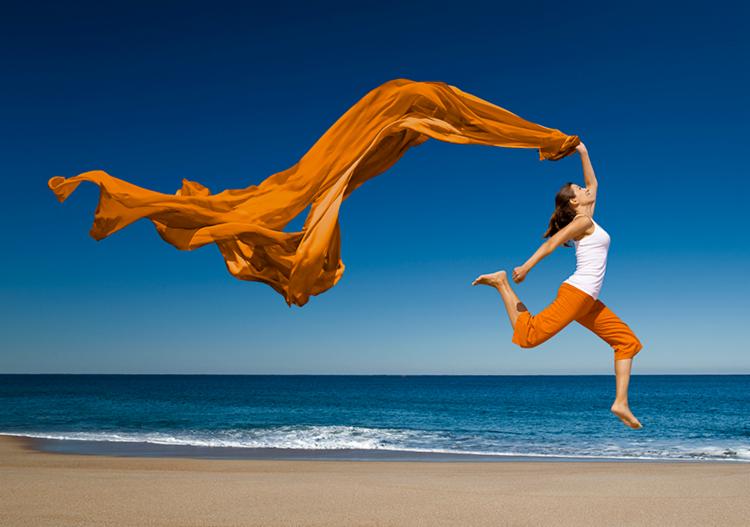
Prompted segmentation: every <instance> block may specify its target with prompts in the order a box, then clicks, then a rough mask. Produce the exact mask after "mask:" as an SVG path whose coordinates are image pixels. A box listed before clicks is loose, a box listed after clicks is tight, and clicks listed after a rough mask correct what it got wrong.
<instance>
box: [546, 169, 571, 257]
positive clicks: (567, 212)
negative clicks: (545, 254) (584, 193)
mask: <svg viewBox="0 0 750 527" xmlns="http://www.w3.org/2000/svg"><path fill="white" fill-rule="evenodd" d="M572 184H573V183H572V182H568V183H565V184H564V185H563V186H562V187H561V188H560V190H559V191H558V192H557V195H556V196H555V211H554V212H553V213H552V217H550V219H549V227H547V232H545V233H544V238H550V237H552V236H554V235H555V234H556V233H557V232H558V231H560V230H561V229H563V228H564V227H565V226H567V225H568V224H569V223H570V222H571V221H573V218H575V216H576V211H575V210H573V207H572V206H571V205H570V200H571V198H574V197H575V193H574V192H573V188H572V187H571V185H572ZM563 245H565V247H571V245H570V243H569V241H567V240H566V241H565V243H564V244H563Z"/></svg>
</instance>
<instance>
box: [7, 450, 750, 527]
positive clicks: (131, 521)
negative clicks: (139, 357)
mask: <svg viewBox="0 0 750 527" xmlns="http://www.w3.org/2000/svg"><path fill="white" fill-rule="evenodd" d="M749 518H750V464H745V463H721V462H716V463H617V462H612V463H610V462H596V463H586V462H497V463H493V462H491V463H486V462H485V463H481V462H479V463H474V462H389V461H385V462H383V461H276V460H269V461H257V460H239V461H238V460H207V459H187V458H146V457H143V458H136V457H107V456H83V455H69V454H52V453H44V452H38V451H35V450H33V449H31V447H30V442H29V440H27V439H25V438H18V437H10V436H6V437H0V525H2V526H4V527H15V526H55V527H65V526H77V527H80V526H89V525H91V526H93V525H96V526H172V525H174V526H180V527H190V526H227V525H238V526H239V525H242V526H256V525H257V526H264V527H267V526H277V525H278V526H313V525H314V526H325V527H332V526H339V525H340V526H347V527H350V526H365V525H366V526H391V525H393V526H396V525H398V526H442V525H451V526H490V525H492V526H499V525H514V526H516V525H518V526H521V525H529V526H531V525H534V526H537V525H555V526H566V525H571V526H573V525H574V526H586V525H596V526H604V525H617V526H623V525H653V526H669V525H675V526H677V525H679V526H681V527H683V526H687V525H700V526H709V525H736V526H740V525H742V526H747V525H748V524H749V520H748V519H749Z"/></svg>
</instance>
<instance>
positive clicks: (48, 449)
mask: <svg viewBox="0 0 750 527" xmlns="http://www.w3.org/2000/svg"><path fill="white" fill-rule="evenodd" d="M3 437H10V438H17V439H19V440H21V441H24V442H25V445H26V446H27V447H28V448H29V449H31V450H33V451H35V452H39V453H50V454H64V455H82V456H111V457H148V458H181V459H226V460H237V461H239V460H269V461H282V460H299V461H341V462H360V461H361V462H370V461H383V462H400V461H410V462H424V463H448V462H451V463H452V462H458V463H508V462H524V463H529V462H537V463H550V462H552V463H556V462H557V463H691V464H692V463H711V464H718V465H724V464H743V463H748V462H747V461H742V460H737V459H654V458H636V457H629V458H628V457H619V458H618V457H605V456H602V457H593V456H590V457H586V456H553V455H538V456H535V455H521V454H518V455H515V454H477V453H457V452H423V451H409V450H385V449H380V450H360V449H335V450H334V449H318V450H313V449H301V448H252V447H225V446H199V445H181V444H175V445H168V444H161V443H147V442H133V441H103V440H81V439H53V438H46V437H36V436H26V435H14V434H8V433H3V434H0V438H3Z"/></svg>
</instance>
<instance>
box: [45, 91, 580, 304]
mask: <svg viewBox="0 0 750 527" xmlns="http://www.w3.org/2000/svg"><path fill="white" fill-rule="evenodd" d="M430 137H432V138H434V139H439V140H441V141H447V142H450V143H461V144H483V145H489V146H501V147H509V148H538V149H539V159H540V160H544V159H549V160H558V159H561V158H563V157H565V156H567V155H569V154H571V153H572V152H574V151H575V147H576V146H577V145H578V143H579V142H580V140H579V138H578V136H575V135H567V134H564V133H562V132H561V131H560V130H556V129H553V128H546V127H544V126H541V125H538V124H535V123H532V122H529V121H527V120H525V119H522V118H521V117H519V116H518V115H516V114H514V113H511V112H509V111H508V110H505V109H503V108H500V107H499V106H496V105H494V104H491V103H490V102H488V101H485V100H483V99H480V98H478V97H476V96H474V95H472V94H470V93H466V92H464V91H462V90H460V89H458V88H456V87H455V86H451V85H448V84H446V83H444V82H417V81H412V80H409V79H393V80H390V81H388V82H386V83H384V84H382V85H381V86H378V87H377V88H375V89H374V90H372V91H370V92H369V93H367V94H366V95H365V96H364V97H362V99H360V100H359V101H358V102H357V103H356V104H354V106H352V107H351V108H350V109H349V110H347V111H346V113H344V115H342V116H341V117H340V118H339V119H338V120H337V121H336V122H335V123H334V124H333V126H331V127H330V128H329V129H328V130H327V131H326V132H325V133H324V134H323V135H322V136H321V137H320V139H318V141H317V142H316V143H315V144H314V145H313V146H312V147H311V148H310V150H308V152H307V153H306V154H305V155H304V156H303V157H302V158H301V159H300V160H299V161H298V162H297V163H296V164H295V165H294V166H292V167H290V168H288V169H286V170H284V171H281V172H278V173H276V174H273V175H272V176H270V177H268V178H267V179H265V180H264V181H262V182H261V183H260V184H258V185H251V186H249V187H247V188H244V189H229V190H224V191H223V192H220V193H218V194H211V193H210V191H209V189H208V188H206V187H204V186H203V185H201V184H200V183H198V182H195V181H189V180H187V179H185V178H183V179H182V188H181V189H179V190H177V192H176V193H175V194H163V193H161V192H155V191H152V190H149V189H146V188H142V187H139V186H137V185H133V184H131V183H128V182H127V181H124V180H122V179H118V178H116V177H113V176H110V175H109V174H107V173H106V172H104V171H102V170H92V171H90V172H84V173H82V174H79V175H77V176H74V177H70V178H67V179H66V178H64V177H61V176H55V177H53V178H51V179H50V180H49V182H48V185H49V188H50V189H52V191H53V192H54V193H55V195H56V196H57V199H58V201H60V202H63V201H65V199H67V197H68V196H69V195H70V194H71V193H72V192H73V191H74V190H75V189H76V187H77V186H78V184H79V183H81V182H82V181H90V182H92V183H96V184H97V185H99V189H100V192H99V203H98V205H97V208H96V212H95V214H94V224H93V226H92V228H91V231H90V232H89V234H90V235H91V236H92V237H93V238H94V239H96V240H101V239H103V238H106V237H107V236H109V235H110V234H112V233H114V232H116V231H118V230H120V229H122V228H123V227H126V226H128V225H130V224H131V223H133V222H135V221H137V220H139V219H141V218H148V219H150V220H151V222H152V223H153V224H154V226H155V227H156V230H157V232H158V233H159V235H160V236H161V237H162V239H163V240H164V241H166V242H167V243H170V244H172V245H173V246H175V247H176V248H177V249H180V250H183V251H189V250H193V249H196V248H197V247H202V246H203V245H206V244H208V243H216V245H218V247H219V250H220V251H221V253H222V255H223V257H224V260H225V262H226V266H227V269H228V270H229V272H230V273H231V274H232V275H234V276H235V277H236V278H239V279H240V280H249V281H257V282H263V283H266V284H268V285H270V286H271V287H273V288H274V289H275V290H276V291H277V292H279V293H280V294H281V295H283V296H284V298H285V300H286V303H287V305H289V306H290V307H291V305H292V304H296V305H298V306H303V305H305V304H306V303H307V301H308V300H309V298H310V296H311V295H317V294H320V293H322V292H324V291H327V290H328V289H330V288H331V287H333V286H334V285H336V283H337V282H338V281H339V279H340V278H341V275H342V274H343V272H344V268H345V266H344V263H343V262H342V261H341V235H340V229H339V222H338V215H339V207H340V206H341V202H342V201H343V200H344V199H346V198H347V197H348V196H349V194H351V193H352V192H353V191H354V190H355V189H356V188H357V187H359V186H360V185H361V184H362V183H364V182H365V181H367V180H368V179H370V178H372V177H375V176H377V175H379V174H381V173H383V172H385V171H386V170H387V169H388V168H390V167H391V166H392V165H393V164H394V163H395V162H396V161H398V160H399V159H400V158H401V156H402V155H403V154H404V153H405V152H406V150H408V149H409V148H411V147H412V146H416V145H419V144H421V143H423V142H425V141H426V140H427V139H429V138H430ZM308 205H311V208H310V212H309V214H308V216H307V218H306V220H305V224H304V226H303V228H302V230H301V231H299V232H284V230H283V229H284V227H285V226H286V225H287V224H288V223H289V222H290V221H291V220H292V219H294V218H295V217H296V216H297V215H298V214H299V213H300V212H302V211H303V210H304V209H305V208H306V207H307V206H308Z"/></svg>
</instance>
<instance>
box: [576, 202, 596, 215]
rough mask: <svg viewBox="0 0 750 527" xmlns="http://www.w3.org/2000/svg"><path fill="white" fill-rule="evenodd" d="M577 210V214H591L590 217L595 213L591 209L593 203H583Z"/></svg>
mask: <svg viewBox="0 0 750 527" xmlns="http://www.w3.org/2000/svg"><path fill="white" fill-rule="evenodd" d="M575 210H576V214H585V215H586V216H589V217H591V216H593V213H592V211H591V205H581V206H579V207H577V208H576V209H575Z"/></svg>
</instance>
